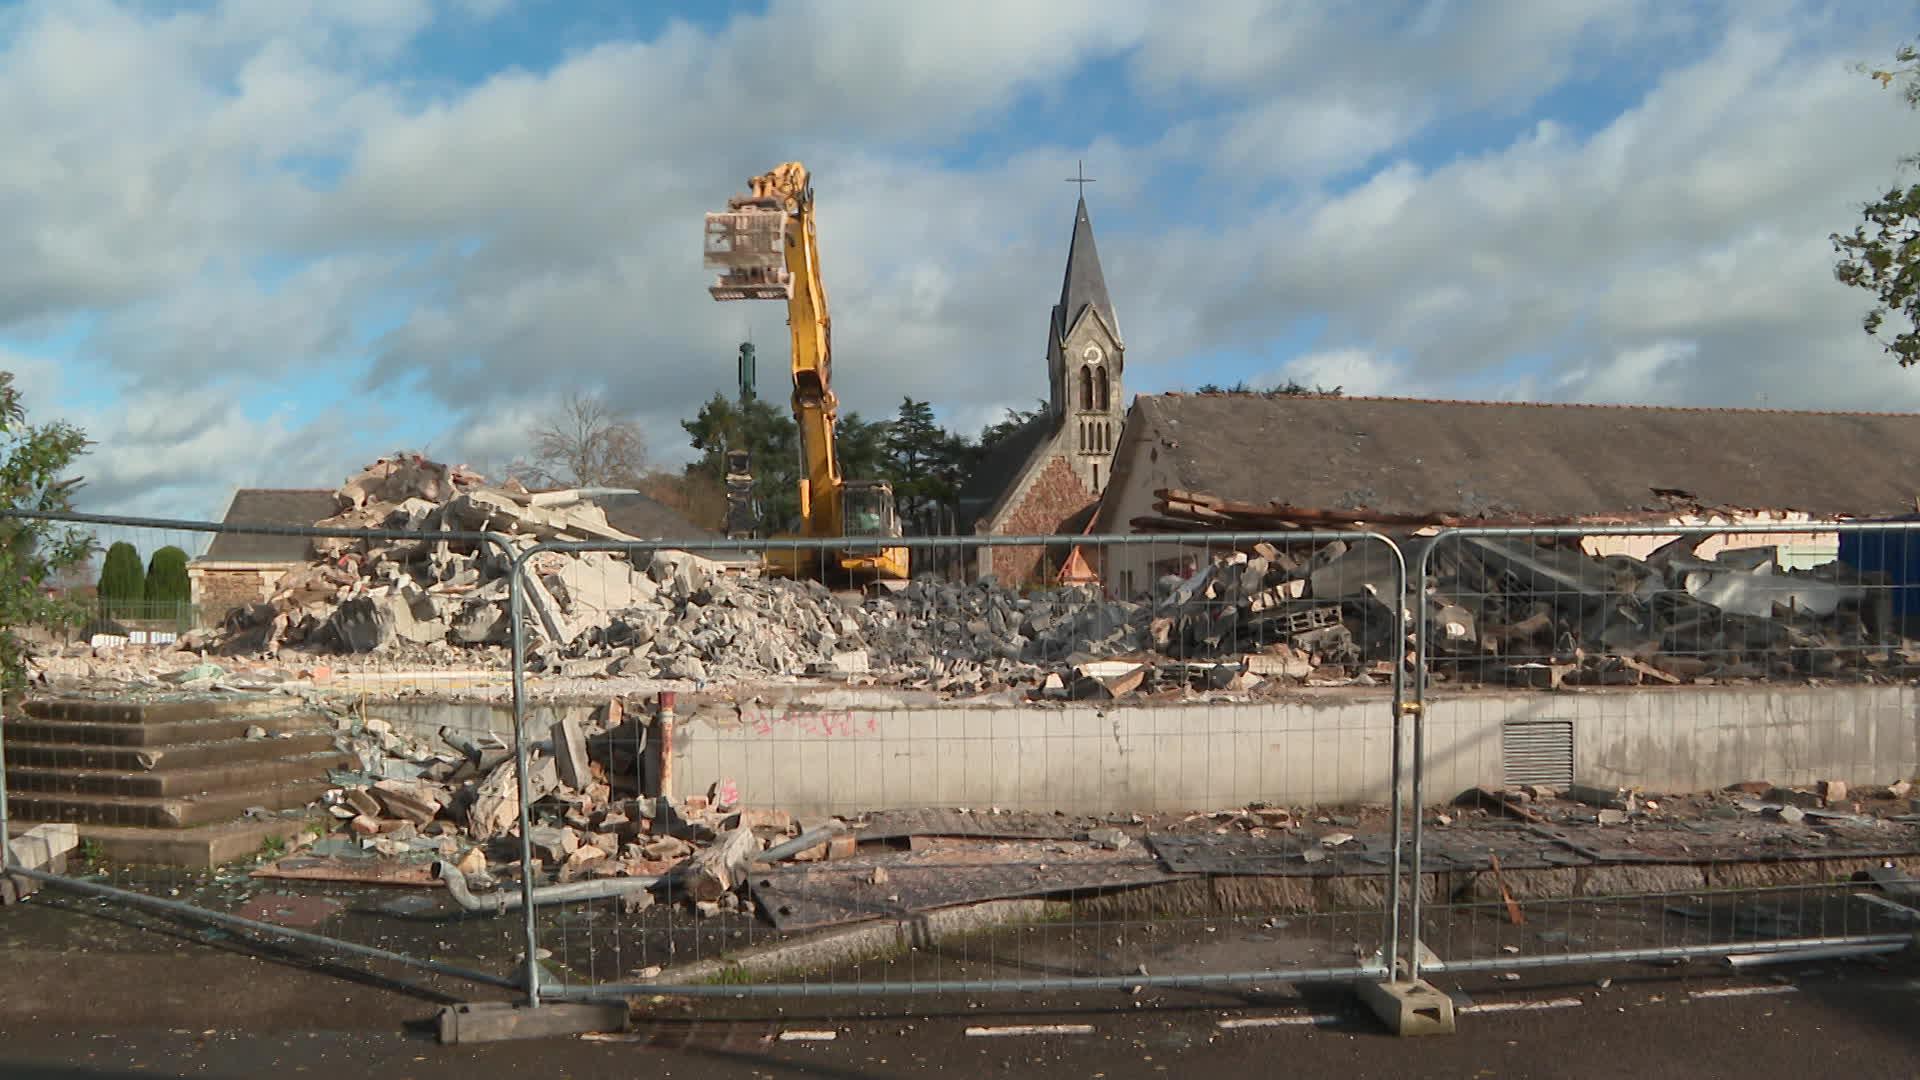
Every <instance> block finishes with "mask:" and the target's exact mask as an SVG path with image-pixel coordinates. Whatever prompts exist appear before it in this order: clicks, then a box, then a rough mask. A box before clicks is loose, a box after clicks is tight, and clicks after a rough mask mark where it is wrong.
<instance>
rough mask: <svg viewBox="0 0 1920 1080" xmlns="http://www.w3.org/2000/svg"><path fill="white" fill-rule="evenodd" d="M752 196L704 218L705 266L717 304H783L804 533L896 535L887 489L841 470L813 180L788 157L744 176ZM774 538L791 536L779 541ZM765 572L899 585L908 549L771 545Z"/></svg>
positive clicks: (818, 535) (883, 537)
mask: <svg viewBox="0 0 1920 1080" xmlns="http://www.w3.org/2000/svg"><path fill="white" fill-rule="evenodd" d="M747 190H748V194H746V195H744V196H740V195H736V196H733V197H732V198H730V199H728V200H727V209H726V210H725V211H723V212H721V213H715V214H708V215H707V235H706V265H707V266H708V267H709V268H712V269H714V270H717V271H718V272H719V273H718V276H717V278H716V279H715V280H714V283H713V284H712V285H711V286H710V287H709V288H708V289H707V291H708V292H709V293H711V294H712V295H713V298H714V299H715V300H785V301H786V302H787V327H788V329H789V330H790V331H791V332H792V336H793V418H794V421H795V422H796V423H797V424H798V425H799V429H800V456H801V463H802V467H803V469H804V472H803V473H802V475H801V477H800V527H801V532H800V535H801V536H803V537H807V538H813V539H820V538H829V537H846V538H855V537H873V538H879V539H881V540H886V539H898V538H899V536H900V518H899V514H898V512H897V511H896V510H895V507H894V502H893V486H892V485H890V484H888V483H887V482H886V481H884V480H867V481H852V480H848V479H846V478H845V477H843V476H841V475H840V459H839V456H838V454H837V453H836V451H835V447H834V441H833V434H834V424H835V422H836V421H837V420H838V417H839V410H840V402H839V399H838V398H836V397H835V396H834V393H833V379H832V375H833V333H832V323H831V321H830V320H829V319H828V316H827V292H826V286H825V285H824V283H822V281H821V280H820V250H819V247H818V243H817V239H816V235H815V231H814V221H813V182H812V178H811V177H810V176H809V175H808V173H807V168H806V166H804V165H802V164H800V163H799V162H797V161H791V162H788V163H786V164H784V165H781V166H779V167H778V168H776V169H774V170H773V171H772V172H769V173H765V174H763V175H760V176H756V177H754V178H753V179H752V180H749V181H748V182H747ZM774 539H787V537H775V538H774ZM766 569H767V571H768V572H769V573H771V574H775V575H779V576H785V577H799V578H813V579H816V580H819V581H824V582H826V583H827V584H829V585H834V586H838V585H843V584H852V585H858V586H865V585H869V584H877V585H881V586H888V587H892V586H898V585H899V584H902V583H904V582H905V581H906V580H907V578H908V565H907V549H906V548H905V547H898V546H887V545H885V544H874V543H867V544H864V545H849V546H847V547H844V548H840V549H831V548H826V549H809V550H802V551H778V550H776V551H769V552H767V555H766Z"/></svg>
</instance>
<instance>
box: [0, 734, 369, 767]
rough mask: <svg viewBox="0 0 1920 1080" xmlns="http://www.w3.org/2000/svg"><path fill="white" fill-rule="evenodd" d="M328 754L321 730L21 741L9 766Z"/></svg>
mask: <svg viewBox="0 0 1920 1080" xmlns="http://www.w3.org/2000/svg"><path fill="white" fill-rule="evenodd" d="M332 752H333V736H331V735H328V734H326V733H325V732H308V733H304V734H299V735H289V736H288V737H287V738H284V739H282V738H265V739H246V738H240V739H220V740H215V741H211V742H190V743H176V744H172V745H162V746H97V745H93V744H89V743H84V742H52V741H48V742H22V743H18V744H13V743H9V744H8V746H7V765H8V766H10V767H31V768H35V769H106V770H114V771H119V772H129V773H130V772H142V771H146V772H154V771H165V772H172V771H177V770H184V769H193V768H197V767H202V766H214V765H238V764H242V763H246V762H255V761H272V760H275V759H282V758H291V757H296V756H299V755H304V754H319V753H332Z"/></svg>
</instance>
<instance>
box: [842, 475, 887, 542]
mask: <svg viewBox="0 0 1920 1080" xmlns="http://www.w3.org/2000/svg"><path fill="white" fill-rule="evenodd" d="M841 491H842V494H841V496H840V514H841V517H842V518H843V519H845V521H846V535H848V536H884V537H889V538H891V537H896V536H899V535H900V518H899V515H898V513H897V512H896V511H895V510H894V504H893V485H892V484H889V483H887V482H886V481H885V480H864V481H854V480H849V481H847V482H846V484H845V485H844V486H843V487H842V489H841Z"/></svg>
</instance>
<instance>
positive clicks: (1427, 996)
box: [1360, 979, 1453, 1036]
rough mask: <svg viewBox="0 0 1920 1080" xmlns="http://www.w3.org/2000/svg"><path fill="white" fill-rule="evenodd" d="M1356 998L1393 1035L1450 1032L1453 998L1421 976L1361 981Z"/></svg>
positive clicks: (1441, 1033) (1451, 1027)
mask: <svg viewBox="0 0 1920 1080" xmlns="http://www.w3.org/2000/svg"><path fill="white" fill-rule="evenodd" d="M1360 1000H1362V1001H1364V1002H1366V1003H1367V1007H1368V1008H1370V1009H1372V1010H1373V1012H1374V1015H1376V1016H1378V1017H1379V1018H1380V1020H1381V1022H1383V1023H1385V1024H1386V1025H1387V1029H1388V1030H1390V1031H1392V1032H1393V1033H1394V1034H1395V1035H1402V1036H1407V1035H1451V1034H1453V999H1452V998H1450V997H1448V996H1447V995H1445V994H1443V993H1441V992H1440V991H1439V990H1437V989H1435V988H1434V986H1433V984H1432V983H1429V982H1427V981H1426V980H1424V979H1420V980H1414V981H1411V982H1409V981H1405V980H1397V981H1394V982H1376V983H1361V984H1360Z"/></svg>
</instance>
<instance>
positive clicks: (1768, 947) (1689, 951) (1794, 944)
mask: <svg viewBox="0 0 1920 1080" xmlns="http://www.w3.org/2000/svg"><path fill="white" fill-rule="evenodd" d="M1912 944H1913V936H1912V935H1911V934H1868V935H1862V936H1860V937H1852V938H1848V937H1822V938H1797V939H1792V940H1787V941H1754V942H1744V943H1736V942H1729V943H1727V944H1724V945H1672V946H1666V947H1653V948H1646V949H1602V950H1597V951H1590V952H1566V953H1546V954H1543V955H1539V956H1502V957H1497V958H1488V959H1484V960H1429V961H1427V963H1426V964H1425V965H1424V966H1423V968H1422V970H1425V971H1445V972H1459V971H1512V970H1514V969H1515V968H1545V967H1566V966H1570V965H1579V964H1618V963H1629V962H1634V961H1640V960H1693V959H1700V958H1706V959H1719V958H1723V957H1724V958H1727V959H1728V960H1731V959H1732V958H1733V957H1736V956H1759V955H1773V954H1780V955H1781V956H1783V957H1792V958H1799V957H1811V955H1812V954H1813V953H1814V952H1816V951H1817V950H1820V949H1825V948H1829V947H1832V946H1845V947H1847V948H1860V947H1863V946H1885V947H1886V951H1888V952H1893V951H1895V950H1897V949H1904V948H1907V947H1908V946H1910V945H1912Z"/></svg>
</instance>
